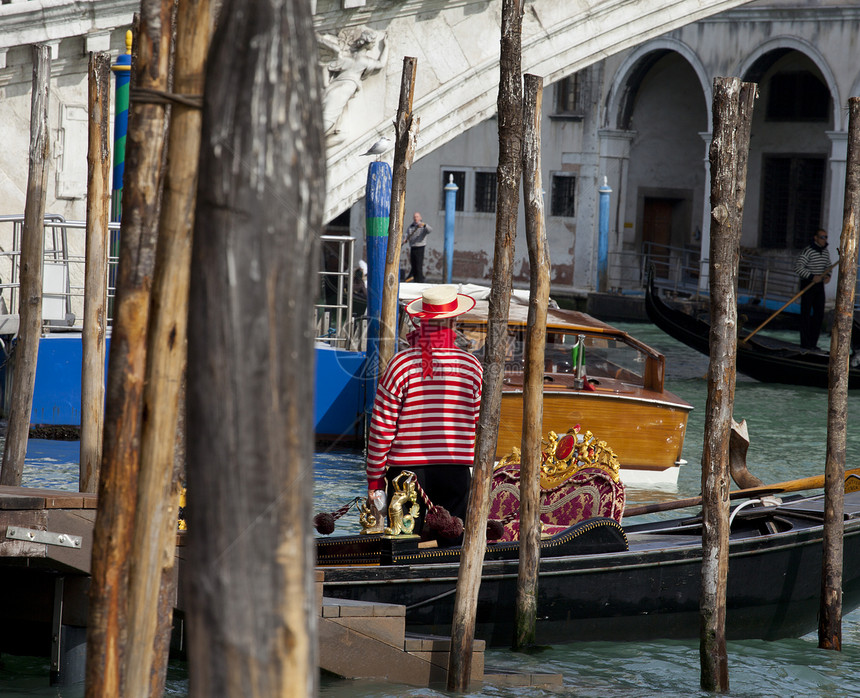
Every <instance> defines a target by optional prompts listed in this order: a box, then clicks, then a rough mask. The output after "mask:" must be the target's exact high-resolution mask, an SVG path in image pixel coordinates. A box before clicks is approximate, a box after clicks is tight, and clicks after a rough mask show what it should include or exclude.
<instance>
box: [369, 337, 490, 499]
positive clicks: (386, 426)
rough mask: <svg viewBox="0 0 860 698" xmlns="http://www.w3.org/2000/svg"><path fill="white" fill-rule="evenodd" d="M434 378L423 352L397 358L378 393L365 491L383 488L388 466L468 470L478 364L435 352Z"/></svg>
mask: <svg viewBox="0 0 860 698" xmlns="http://www.w3.org/2000/svg"><path fill="white" fill-rule="evenodd" d="M432 356H433V371H432V375H431V376H429V377H425V376H423V375H422V366H421V349H420V348H413V349H407V350H405V351H402V352H400V353H399V354H396V355H395V356H394V358H393V359H392V360H391V362H390V363H389V364H388V367H387V368H386V369H385V373H384V374H383V375H382V379H381V380H380V381H379V387H378V388H377V391H376V398H375V400H374V402H373V415H372V416H371V418H370V432H369V435H368V442H367V482H368V488H369V489H383V488H384V487H385V480H384V478H385V472H386V470H387V469H388V466H394V467H401V468H408V467H410V466H416V465H472V462H473V461H474V458H475V427H476V425H477V423H478V414H479V411H480V407H481V378H482V376H483V368H482V367H481V362H480V361H478V359H476V358H475V357H474V356H472V355H471V354H469V353H467V352H465V351H463V350H461V349H456V348H438V347H437V348H434V349H433V352H432Z"/></svg>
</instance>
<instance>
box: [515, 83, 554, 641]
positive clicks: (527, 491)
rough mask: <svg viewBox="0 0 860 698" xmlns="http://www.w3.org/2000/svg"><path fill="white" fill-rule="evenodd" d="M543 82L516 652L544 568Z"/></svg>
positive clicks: (526, 165) (529, 134)
mask: <svg viewBox="0 0 860 698" xmlns="http://www.w3.org/2000/svg"><path fill="white" fill-rule="evenodd" d="M542 102H543V78H541V77H538V76H537V75H526V76H525V79H524V95H523V198H524V200H525V216H526V241H527V242H528V249H529V272H530V280H529V318H528V330H527V332H526V362H525V376H524V379H523V382H524V385H523V440H522V458H521V459H520V567H519V573H518V577H517V604H516V619H515V621H514V626H515V630H514V638H513V647H514V649H521V648H524V647H528V646H529V645H533V644H534V642H535V633H536V626H537V594H538V568H539V566H540V534H541V525H540V466H541V461H542V459H541V436H542V434H543V377H544V354H545V349H546V311H547V307H548V305H549V286H550V279H549V271H550V261H549V246H548V245H547V240H546V227H545V226H544V208H543V186H542V182H541V169H540V167H541V150H540V136H541V128H540V120H541V104H542Z"/></svg>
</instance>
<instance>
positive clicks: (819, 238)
mask: <svg viewBox="0 0 860 698" xmlns="http://www.w3.org/2000/svg"><path fill="white" fill-rule="evenodd" d="M831 268H832V265H831V263H830V253H829V252H828V251H827V231H826V230H823V229H821V228H819V229H818V230H817V231H816V232H815V235H814V236H813V237H812V242H810V243H809V244H808V245H807V246H806V247H804V248H803V250H802V251H801V253H800V255H799V256H798V257H797V262H796V263H795V265H794V271H795V273H796V274H797V275H798V277H800V290H801V291H803V290H804V289H806V287H807V286H809V285H810V284H812V286H810V287H809V290H807V291H806V292H805V293H804V294H803V295H802V296H801V297H800V345H801V346H802V347H803V348H804V349H817V348H818V337H819V335H820V334H821V325H822V323H823V322H824V285H825V284H826V283H827V282H828V281H830V269H831Z"/></svg>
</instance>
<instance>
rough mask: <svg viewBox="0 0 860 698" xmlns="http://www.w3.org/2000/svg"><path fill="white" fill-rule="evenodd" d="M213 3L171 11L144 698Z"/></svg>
mask: <svg viewBox="0 0 860 698" xmlns="http://www.w3.org/2000/svg"><path fill="white" fill-rule="evenodd" d="M211 14H212V11H211V3H210V0H186V1H185V2H182V3H179V5H178V8H177V12H176V36H177V39H176V42H175V46H174V59H173V91H174V93H176V94H177V95H181V97H182V101H180V102H177V103H176V104H174V105H173V106H172V109H171V114H170V135H169V142H168V150H167V167H168V169H167V174H166V175H165V181H164V193H163V201H162V205H161V220H160V224H159V231H158V245H157V248H156V258H155V270H154V278H153V283H152V301H151V304H150V314H149V330H148V333H147V342H148V344H149V346H148V348H147V353H146V380H145V383H144V389H143V420H142V424H141V442H140V475H139V481H138V490H137V507H136V510H135V513H136V516H135V523H134V537H133V543H132V549H133V551H134V555H133V556H132V559H131V565H130V569H129V601H128V642H127V645H126V652H125V657H124V665H125V670H124V672H123V676H124V690H123V695H125V696H145V695H147V694H148V688H149V686H150V681H151V677H152V676H153V675H154V676H157V677H160V678H161V681H162V682H163V679H164V676H165V675H166V671H167V649H168V647H169V637H168V638H163V637H158V633H157V631H158V628H159V627H162V628H165V627H166V628H167V629H168V633H169V628H170V623H169V622H168V621H169V618H170V617H172V608H168V609H167V611H166V612H167V614H168V618H167V619H164V620H162V619H160V618H159V604H158V599H159V594H160V589H161V587H162V584H164V583H170V581H171V580H172V576H173V575H172V571H173V567H174V561H175V557H176V556H175V551H176V522H177V511H178V508H179V495H180V490H181V483H180V481H179V479H178V477H175V475H178V474H179V468H175V467H174V465H175V448H174V447H175V444H176V431H177V429H176V425H177V421H178V415H179V408H180V402H179V400H180V396H181V395H183V392H182V386H183V383H184V374H185V359H186V337H187V318H188V283H189V281H188V279H189V274H190V269H191V240H192V230H193V226H194V205H195V200H196V196H197V172H198V158H199V155H200V121H201V106H202V103H203V75H204V70H205V62H206V53H207V51H208V49H209V36H210V28H211V26H212V16H211ZM156 648H158V649H160V651H155V650H156Z"/></svg>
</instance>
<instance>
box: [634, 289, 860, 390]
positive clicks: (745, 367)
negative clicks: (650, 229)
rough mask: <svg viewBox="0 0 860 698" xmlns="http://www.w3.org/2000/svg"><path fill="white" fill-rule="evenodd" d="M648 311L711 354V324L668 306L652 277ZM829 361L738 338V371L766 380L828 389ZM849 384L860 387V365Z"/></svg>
mask: <svg viewBox="0 0 860 698" xmlns="http://www.w3.org/2000/svg"><path fill="white" fill-rule="evenodd" d="M645 310H646V312H647V313H648V318H649V319H650V320H651V322H653V323H654V324H655V325H657V327H659V328H660V329H661V330H663V331H664V332H665V333H666V334H668V335H669V336H671V337H674V338H675V339H677V340H678V341H679V342H682V343H684V344H686V345H687V346H688V347H692V348H693V349H696V350H697V351H700V352H702V353H703V354H706V355H707V354H709V338H708V335H709V332H710V325H709V323H708V322H706V321H705V320H703V319H700V318H699V317H694V316H693V315H690V314H689V313H685V312H684V311H683V310H679V309H677V308H673V307H671V306H670V305H668V304H667V303H666V302H665V301H663V300H662V299H661V298H660V296H659V293H658V291H657V289H656V288H655V287H654V283H653V279H651V278H649V280H648V283H647V285H646V288H645ZM741 340H743V337H741ZM852 358H853V357H852ZM829 363H830V355H829V354H828V353H827V352H825V351H820V350H817V349H804V348H803V347H801V346H800V345H799V344H792V343H791V342H784V341H781V340H779V339H775V338H773V337H767V336H763V335H760V334H756V335H754V336H753V337H750V338H749V339H746V340H743V341H738V346H737V370H738V371H740V372H741V373H743V374H745V375H747V376H750V377H751V378H755V379H756V380H759V381H762V382H764V383H788V384H790V385H809V386H815V387H819V388H826V387H827V382H828V369H829ZM853 363H854V362H853V361H852V364H853ZM848 387H849V388H860V366H853V365H852V367H851V368H849V376H848Z"/></svg>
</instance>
